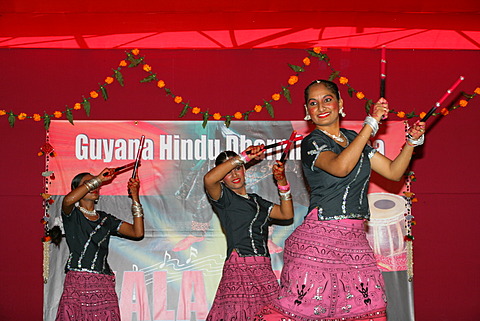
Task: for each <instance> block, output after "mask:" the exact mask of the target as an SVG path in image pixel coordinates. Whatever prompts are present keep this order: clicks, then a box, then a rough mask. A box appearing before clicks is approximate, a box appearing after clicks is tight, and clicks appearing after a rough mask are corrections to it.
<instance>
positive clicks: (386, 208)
mask: <svg viewBox="0 0 480 321" xmlns="http://www.w3.org/2000/svg"><path fill="white" fill-rule="evenodd" d="M368 202H369V206H370V221H369V222H368V229H367V239H368V241H369V243H370V246H371V247H372V249H373V252H374V253H375V256H376V258H377V261H378V263H379V265H380V266H381V267H382V268H383V269H385V270H389V271H391V270H398V269H399V268H400V269H403V266H404V262H403V261H404V256H405V253H406V250H405V240H404V237H405V234H406V232H405V230H406V229H405V215H404V214H405V212H406V210H407V201H406V200H405V199H404V198H403V197H401V196H399V195H396V194H390V193H371V194H368ZM397 257H398V258H399V259H400V260H401V261H402V262H395V258H397Z"/></svg>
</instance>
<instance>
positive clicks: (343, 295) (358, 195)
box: [260, 80, 425, 321]
mask: <svg viewBox="0 0 480 321" xmlns="http://www.w3.org/2000/svg"><path fill="white" fill-rule="evenodd" d="M305 104H306V105H305V108H306V109H307V112H308V115H307V117H306V119H311V120H312V121H313V123H314V124H315V127H316V128H315V130H313V131H312V132H311V133H310V134H309V135H308V136H307V137H306V138H304V139H303V141H302V164H303V170H304V174H305V177H306V178H307V181H308V183H309V185H310V188H311V196H310V206H309V210H308V212H309V214H308V215H307V216H306V217H305V220H304V222H303V223H302V224H301V225H300V226H298V227H297V228H296V230H295V231H294V232H293V233H292V234H291V235H290V236H289V237H288V239H287V240H286V241H285V249H284V266H283V270H282V275H281V279H280V284H281V288H280V292H279V296H278V298H277V299H276V300H274V301H273V303H272V304H271V305H270V306H269V307H268V308H266V309H264V310H263V311H262V314H261V317H260V319H263V320H357V321H358V320H377V321H379V320H386V296H385V292H384V282H383V278H382V275H381V272H380V270H379V269H378V268H377V265H376V262H375V258H374V255H373V251H372V249H371V248H370V246H369V244H368V241H367V239H366V234H365V227H364V221H365V220H368V219H369V215H370V213H369V207H368V200H367V192H368V191H367V189H368V183H369V179H370V171H371V169H373V170H374V171H375V172H377V173H379V174H381V175H382V176H384V177H386V178H388V179H391V180H396V181H398V180H400V179H401V178H402V176H403V175H404V173H405V170H406V169H407V166H408V164H409V162H410V159H411V157H412V153H413V149H414V147H415V146H417V145H420V144H421V143H423V137H424V136H423V134H424V131H425V124H424V123H418V122H417V123H416V124H414V125H413V127H412V128H410V129H409V131H408V138H407V142H406V144H405V146H404V147H403V149H402V151H401V152H400V153H399V155H398V156H397V157H396V158H395V159H394V160H393V161H391V160H390V159H388V158H387V157H385V156H383V155H382V154H380V153H376V150H375V149H373V148H372V147H370V146H369V145H368V144H367V143H368V141H369V137H370V136H374V135H375V134H376V132H377V130H378V126H379V124H380V120H381V119H382V117H386V115H387V113H388V104H387V101H386V100H385V99H383V98H381V99H380V100H379V101H378V102H377V103H376V104H375V106H374V107H373V109H372V114H371V116H367V118H366V120H365V124H364V126H363V128H362V129H361V130H360V132H359V133H358V134H357V133H356V132H354V131H352V130H347V129H344V128H340V117H339V115H342V114H343V100H342V99H340V95H339V92H338V88H337V85H336V84H335V83H333V82H330V81H326V80H317V81H314V82H312V83H311V84H310V85H309V86H308V87H307V88H306V89H305Z"/></svg>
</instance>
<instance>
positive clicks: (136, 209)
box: [132, 201, 143, 217]
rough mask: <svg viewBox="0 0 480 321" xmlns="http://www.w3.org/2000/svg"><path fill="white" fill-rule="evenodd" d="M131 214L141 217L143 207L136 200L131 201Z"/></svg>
mask: <svg viewBox="0 0 480 321" xmlns="http://www.w3.org/2000/svg"><path fill="white" fill-rule="evenodd" d="M132 215H133V217H143V207H142V204H140V203H139V202H137V201H133V202H132Z"/></svg>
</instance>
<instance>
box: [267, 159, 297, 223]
mask: <svg viewBox="0 0 480 321" xmlns="http://www.w3.org/2000/svg"><path fill="white" fill-rule="evenodd" d="M272 171H273V177H274V178H275V180H276V181H277V185H278V186H279V192H280V205H277V204H275V205H274V207H273V209H272V211H271V212H270V217H271V218H274V219H278V220H289V219H292V218H293V215H294V211H293V201H292V197H291V194H290V185H289V184H288V182H287V178H286V176H285V164H283V163H281V162H279V161H277V163H276V164H274V165H273V167H272Z"/></svg>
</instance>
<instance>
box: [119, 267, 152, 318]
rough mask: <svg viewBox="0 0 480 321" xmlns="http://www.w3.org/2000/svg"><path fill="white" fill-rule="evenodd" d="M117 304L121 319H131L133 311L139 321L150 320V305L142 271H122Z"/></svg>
mask: <svg viewBox="0 0 480 321" xmlns="http://www.w3.org/2000/svg"><path fill="white" fill-rule="evenodd" d="M119 305H120V314H121V318H122V320H131V319H132V314H133V313H136V314H137V320H139V321H145V320H150V307H149V305H148V295H147V287H146V286H145V276H144V273H143V272H133V271H125V272H123V282H122V291H121V298H120V302H119Z"/></svg>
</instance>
